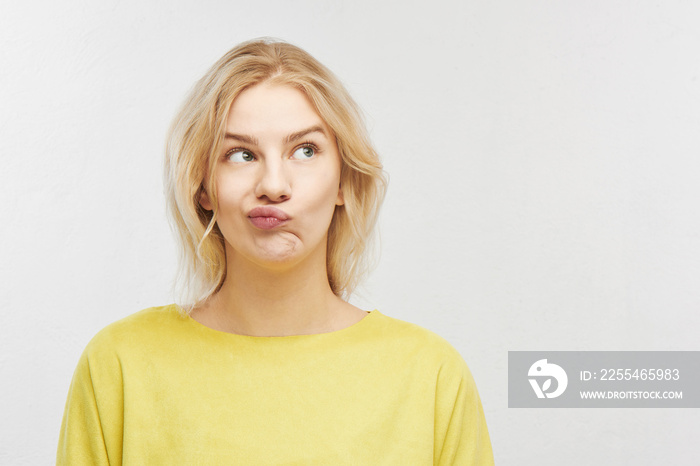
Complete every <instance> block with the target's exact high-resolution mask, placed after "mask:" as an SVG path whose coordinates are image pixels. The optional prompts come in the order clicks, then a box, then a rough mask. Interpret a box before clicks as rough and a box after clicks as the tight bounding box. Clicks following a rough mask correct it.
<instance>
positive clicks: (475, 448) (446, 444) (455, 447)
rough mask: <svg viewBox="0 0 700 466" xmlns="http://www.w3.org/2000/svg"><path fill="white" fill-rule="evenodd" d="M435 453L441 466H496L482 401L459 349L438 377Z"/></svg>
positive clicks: (435, 459)
mask: <svg viewBox="0 0 700 466" xmlns="http://www.w3.org/2000/svg"><path fill="white" fill-rule="evenodd" d="M434 452H435V457H434V464H436V465H439V466H453V465H454V466H456V465H459V466H467V465H470V466H471V465H475V466H489V465H493V464H494V460H493V451H492V449H491V440H490V438H489V432H488V429H487V427H486V418H485V416H484V410H483V408H482V406H481V399H480V398H479V393H478V391H477V389H476V384H475V383H474V379H473V377H472V375H471V372H470V371H469V368H468V367H467V364H466V362H465V361H464V359H463V358H462V357H461V356H460V355H459V353H458V352H457V351H456V350H454V354H453V357H451V358H449V360H448V361H446V362H445V363H444V364H443V365H442V367H441V368H440V372H439V374H438V380H437V391H436V400H435V449H434Z"/></svg>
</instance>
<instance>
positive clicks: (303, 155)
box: [292, 146, 316, 160]
mask: <svg viewBox="0 0 700 466" xmlns="http://www.w3.org/2000/svg"><path fill="white" fill-rule="evenodd" d="M314 155H316V151H315V150H314V148H313V147H310V146H303V147H300V148H298V149H297V150H295V151H294V153H293V154H292V157H294V158H295V159H297V160H307V159H310V158H312V157H313V156H314Z"/></svg>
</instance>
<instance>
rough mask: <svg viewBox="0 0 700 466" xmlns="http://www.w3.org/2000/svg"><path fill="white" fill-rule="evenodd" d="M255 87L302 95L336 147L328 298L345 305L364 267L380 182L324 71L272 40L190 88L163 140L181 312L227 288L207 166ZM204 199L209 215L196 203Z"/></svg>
mask: <svg viewBox="0 0 700 466" xmlns="http://www.w3.org/2000/svg"><path fill="white" fill-rule="evenodd" d="M263 81H267V82H270V83H273V84H286V85H291V86H295V87H296V88H298V89H300V90H301V91H303V92H304V93H305V94H306V96H307V97H308V98H309V100H310V101H311V103H312V104H313V106H314V107H315V109H316V111H317V112H318V113H319V115H320V116H321V118H323V120H324V121H325V122H326V124H327V125H328V126H329V127H330V128H331V130H332V131H333V133H334V135H335V138H336V141H337V145H338V151H339V153H340V158H341V161H342V162H341V163H342V168H341V174H340V185H341V189H342V192H343V200H344V205H342V206H337V207H336V210H335V212H334V214H333V219H332V221H331V225H330V228H329V230H328V245H327V274H328V282H329V284H330V287H331V289H332V290H333V293H335V294H336V295H337V296H340V297H343V298H347V297H348V296H349V295H350V294H351V293H352V291H353V290H354V289H355V287H356V286H357V284H358V283H359V281H360V280H361V278H362V277H363V275H364V274H365V273H366V272H367V270H368V268H369V261H368V259H369V258H368V257H367V250H368V246H369V244H370V241H371V239H372V233H373V230H374V225H375V223H376V220H377V215H378V212H379V207H380V206H381V203H382V201H383V199H384V193H385V190H386V183H387V182H386V178H385V176H384V171H383V169H382V165H381V163H380V162H379V156H378V154H377V152H376V151H375V149H374V147H373V146H372V144H371V142H370V140H369V137H368V135H367V130H366V128H365V124H364V121H363V119H362V117H361V114H360V111H359V108H358V107H357V104H355V102H354V101H353V99H352V98H351V97H350V95H349V94H348V92H347V90H346V89H345V88H344V87H343V85H342V84H341V82H340V81H339V80H338V78H336V77H335V76H334V75H333V73H332V72H331V71H330V70H328V69H327V68H326V67H325V66H323V65H322V64H321V63H319V62H318V61H317V60H316V59H314V58H313V57H312V56H311V55H309V54H308V53H307V52H305V51H304V50H302V49H300V48H299V47H296V46H294V45H291V44H288V43H286V42H282V41H279V40H273V39H258V40H253V41H249V42H244V43H242V44H240V45H238V46H237V47H235V48H233V49H232V50H230V51H229V52H228V53H226V54H225V55H224V56H223V57H222V58H221V59H219V60H218V61H217V62H216V63H215V64H214V65H213V66H212V67H211V69H210V70H209V71H208V72H207V73H206V75H205V76H204V77H203V78H202V79H200V80H199V81H198V82H197V83H196V84H195V86H194V88H193V89H192V90H191V92H190V94H189V96H188V97H187V99H186V101H185V103H184V105H183V106H182V108H181V109H180V111H179V112H178V114H177V115H176V117H175V119H174V121H173V123H172V126H171V128H170V131H169V133H168V137H167V144H166V157H165V173H164V175H165V193H166V199H167V207H168V213H169V215H170V220H171V225H172V227H173V229H174V230H175V231H176V233H177V237H178V239H179V242H180V245H181V248H180V268H179V275H178V278H179V280H177V281H176V287H177V288H178V291H179V294H180V295H181V299H180V301H181V303H179V304H180V307H181V309H182V310H183V311H184V312H189V311H191V310H192V308H193V307H194V306H196V305H197V304H198V303H200V302H202V301H204V300H205V299H207V298H208V297H209V296H211V295H213V294H214V293H216V292H217V291H218V290H219V288H221V286H222V285H223V283H224V280H225V279H226V272H227V271H226V253H225V247H224V244H225V243H224V237H223V235H222V234H221V232H220V230H219V228H218V226H217V225H216V219H217V214H218V208H217V204H218V203H217V198H216V186H215V182H214V179H215V170H216V161H217V158H218V154H219V152H220V150H221V145H222V142H223V139H224V135H225V128H226V119H227V115H228V111H229V109H230V107H231V104H232V103H233V101H234V99H235V98H236V97H237V96H238V95H239V94H240V93H241V92H242V91H243V90H244V89H246V88H249V87H251V86H254V85H256V84H259V83H261V82H263ZM203 192H206V193H207V195H208V197H209V199H210V201H211V204H212V206H213V210H211V211H208V210H206V209H204V208H203V207H202V206H201V204H200V199H201V196H202V193H203Z"/></svg>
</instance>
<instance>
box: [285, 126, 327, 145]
mask: <svg viewBox="0 0 700 466" xmlns="http://www.w3.org/2000/svg"><path fill="white" fill-rule="evenodd" d="M309 133H321V134H323V135H324V136H326V137H328V135H327V134H326V132H325V131H324V130H323V128H322V127H321V126H319V125H315V126H312V127H310V128H306V129H302V130H301V131H297V132H296V133H292V134H290V135H289V136H287V138H286V139H285V140H284V142H285V143H287V144H289V143H290V142H292V141H296V140H297V139H301V138H303V137H304V136H306V135H307V134H309Z"/></svg>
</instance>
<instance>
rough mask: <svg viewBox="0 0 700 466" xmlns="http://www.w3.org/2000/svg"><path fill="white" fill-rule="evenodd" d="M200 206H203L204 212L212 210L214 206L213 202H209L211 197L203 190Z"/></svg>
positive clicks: (200, 196)
mask: <svg viewBox="0 0 700 466" xmlns="http://www.w3.org/2000/svg"><path fill="white" fill-rule="evenodd" d="M199 205H201V206H202V207H203V208H204V210H212V205H211V201H210V200H209V195H208V194H207V192H206V191H205V190H204V188H202V192H201V193H200V195H199Z"/></svg>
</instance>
